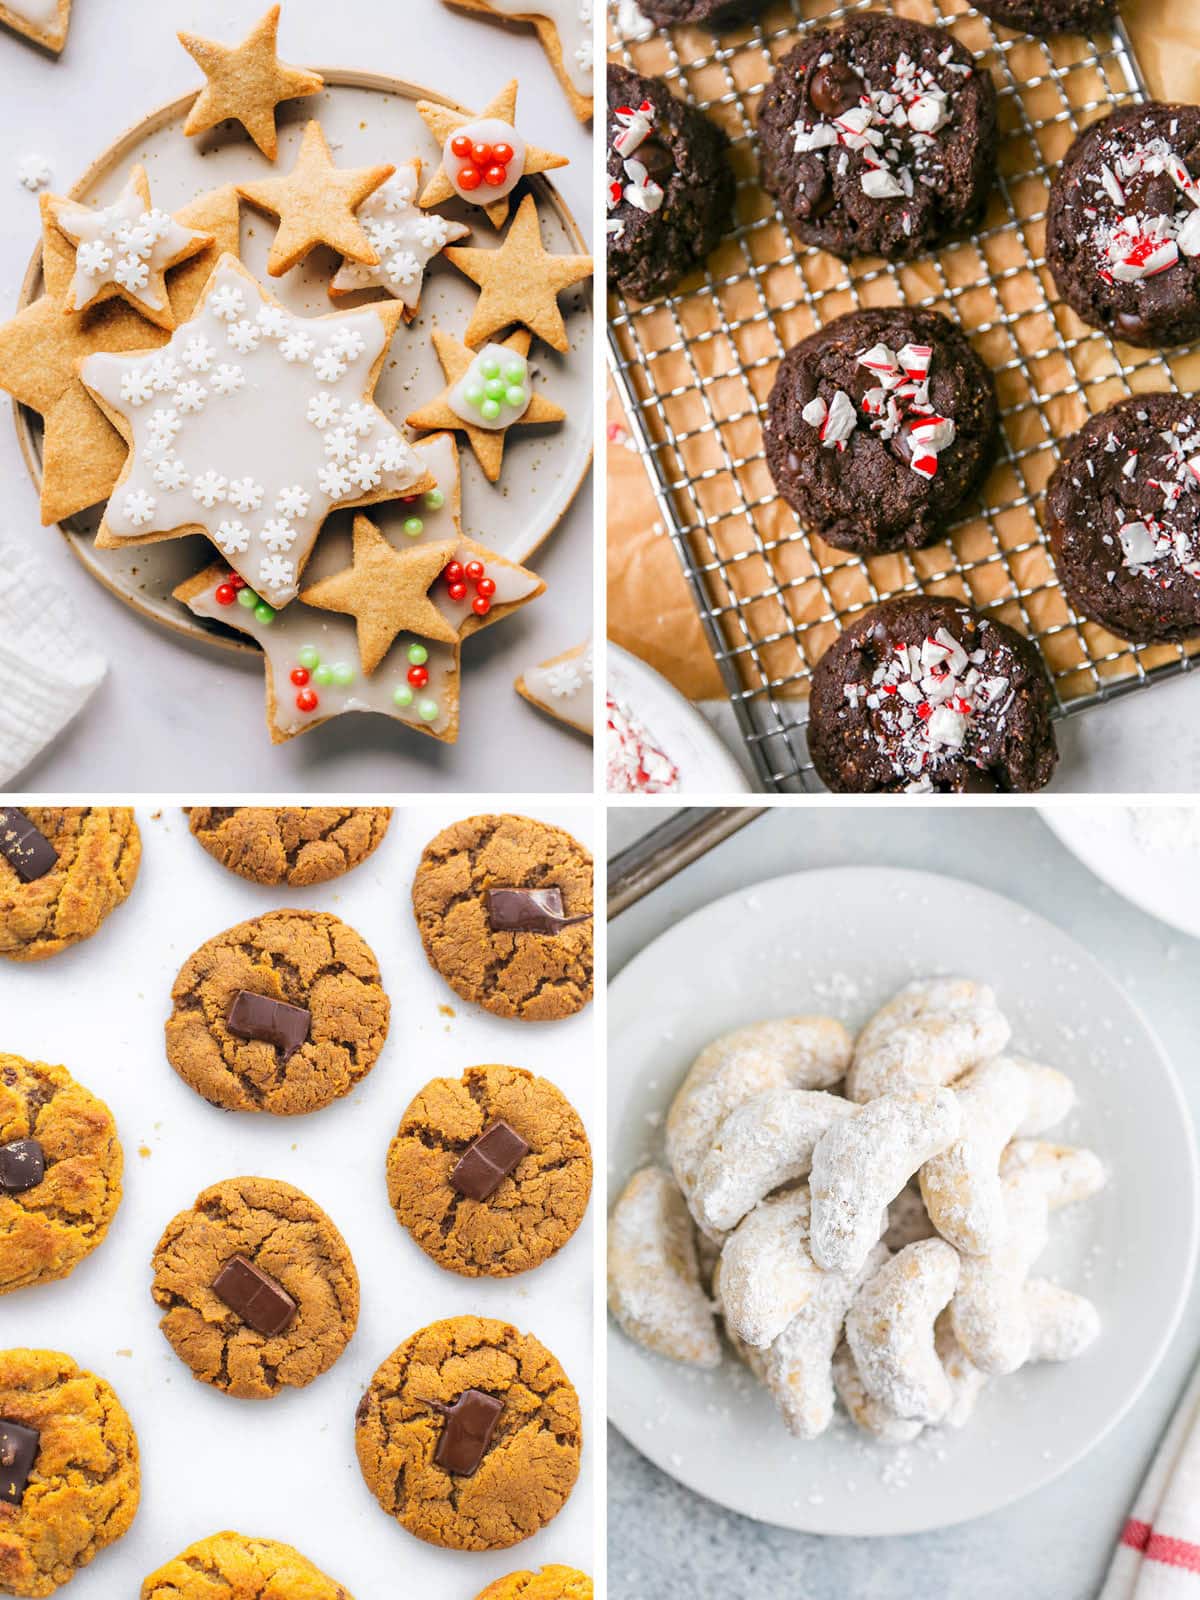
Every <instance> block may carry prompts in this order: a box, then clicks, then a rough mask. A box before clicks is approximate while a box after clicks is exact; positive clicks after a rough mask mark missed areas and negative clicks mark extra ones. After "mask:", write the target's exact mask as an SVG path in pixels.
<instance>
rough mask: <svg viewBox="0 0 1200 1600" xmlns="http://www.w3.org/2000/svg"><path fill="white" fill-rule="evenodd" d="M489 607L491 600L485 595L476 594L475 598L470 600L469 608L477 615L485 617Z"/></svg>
mask: <svg viewBox="0 0 1200 1600" xmlns="http://www.w3.org/2000/svg"><path fill="white" fill-rule="evenodd" d="M491 609H492V602H491V601H490V600H489V599H488V598H487V596H486V595H482V594H481V595H477V596H476V597H475V599H474V600H472V601H471V610H472V611H473V612H474V613H475V615H476V616H477V617H486V616H487V614H488V612H489V611H490V610H491Z"/></svg>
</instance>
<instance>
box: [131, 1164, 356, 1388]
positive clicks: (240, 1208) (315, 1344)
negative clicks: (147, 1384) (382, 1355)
mask: <svg viewBox="0 0 1200 1600" xmlns="http://www.w3.org/2000/svg"><path fill="white" fill-rule="evenodd" d="M152 1265H153V1267H154V1286H153V1291H152V1292H153V1294H154V1298H155V1300H156V1301H157V1303H158V1304H159V1305H160V1306H161V1307H162V1308H163V1311H164V1313H165V1315H164V1316H163V1319H162V1321H161V1322H160V1323H159V1327H160V1328H161V1329H162V1331H163V1333H164V1334H165V1335H166V1337H167V1341H168V1343H169V1344H170V1345H171V1347H172V1349H173V1350H174V1351H175V1354H176V1355H177V1356H178V1357H179V1358H180V1360H181V1361H184V1362H186V1363H187V1365H188V1366H189V1367H190V1368H191V1369H192V1373H193V1376H195V1377H197V1378H199V1379H200V1381H201V1382H202V1383H211V1384H212V1386H213V1387H214V1388H215V1389H221V1390H223V1391H224V1392H225V1393H226V1394H232V1395H237V1396H238V1397H239V1398H242V1399H254V1400H259V1399H266V1398H267V1397H269V1396H270V1395H273V1394H278V1393H279V1390H280V1389H281V1388H283V1387H285V1386H291V1387H293V1388H296V1389H302V1388H304V1386H305V1385H306V1384H309V1383H311V1382H312V1381H313V1379H314V1378H319V1377H320V1375H321V1373H323V1372H324V1371H325V1370H326V1369H327V1368H329V1367H331V1366H332V1365H333V1363H334V1362H335V1361H336V1360H337V1358H338V1357H339V1356H340V1355H341V1353H342V1351H343V1350H344V1349H345V1348H346V1346H347V1345H348V1344H349V1343H350V1340H351V1338H352V1337H353V1334H354V1329H355V1326H356V1324H357V1322H358V1273H357V1272H356V1271H355V1268H354V1262H353V1261H352V1260H351V1258H350V1252H349V1250H348V1249H347V1248H346V1243H345V1240H344V1239H343V1238H342V1236H341V1234H340V1233H339V1232H338V1231H337V1229H336V1228H335V1227H334V1225H333V1223H332V1222H331V1221H330V1220H329V1218H328V1217H327V1216H326V1215H325V1213H324V1212H323V1211H322V1210H321V1208H320V1207H319V1206H318V1205H316V1204H315V1203H314V1202H313V1201H312V1200H310V1199H309V1198H308V1196H307V1195H306V1194H302V1193H301V1192H300V1190H299V1189H293V1188H292V1186H291V1184H290V1183H281V1182H280V1181H279V1180H278V1179H274V1178H229V1179H227V1180H226V1181H225V1182H224V1183H215V1184H213V1186H212V1187H211V1188H210V1189H205V1190H204V1191H203V1193H202V1194H200V1195H198V1196H197V1197H196V1203H195V1205H194V1206H193V1207H192V1208H191V1210H190V1211H181V1212H180V1213H179V1215H178V1216H177V1217H175V1218H174V1220H173V1221H171V1222H170V1223H168V1225H167V1229H166V1232H165V1233H164V1234H163V1236H162V1238H161V1239H160V1240H159V1241H158V1245H157V1248H156V1249H155V1252H154V1260H153V1263H152Z"/></svg>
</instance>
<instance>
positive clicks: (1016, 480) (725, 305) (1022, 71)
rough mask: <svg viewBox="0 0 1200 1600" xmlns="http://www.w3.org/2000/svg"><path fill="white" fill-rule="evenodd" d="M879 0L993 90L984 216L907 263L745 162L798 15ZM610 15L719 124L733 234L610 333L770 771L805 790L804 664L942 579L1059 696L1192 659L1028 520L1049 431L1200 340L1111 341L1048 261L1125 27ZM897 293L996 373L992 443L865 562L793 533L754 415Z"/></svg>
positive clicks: (795, 34)
mask: <svg viewBox="0 0 1200 1600" xmlns="http://www.w3.org/2000/svg"><path fill="white" fill-rule="evenodd" d="M871 9H875V10H880V9H894V10H896V11H902V12H903V14H904V15H905V16H908V17H912V18H914V19H916V20H918V21H923V22H929V23H932V24H933V25H935V26H937V27H941V28H945V29H946V30H947V31H948V32H950V33H952V34H954V36H955V37H956V38H958V39H959V40H960V41H961V42H962V43H963V44H964V45H966V46H967V48H968V49H969V50H971V51H972V53H973V54H974V56H975V58H976V60H977V61H978V62H979V63H980V64H982V65H983V66H985V67H987V68H988V69H989V70H990V71H991V72H992V74H993V77H994V78H995V81H996V86H997V90H998V92H999V123H1000V147H999V160H998V171H997V181H996V184H995V186H994V189H993V192H992V196H991V199H990V201H989V205H988V210H987V213H986V215H985V217H984V220H983V222H982V224H981V228H980V231H979V232H978V233H977V234H975V235H974V236H973V237H972V238H970V239H965V240H963V241H961V242H956V243H953V244H950V245H947V246H946V247H944V248H943V249H941V250H939V251H938V252H936V254H934V255H931V256H927V257H922V258H921V259H920V260H918V261H916V262H911V263H899V264H892V263H889V262H883V261H879V260H878V259H870V260H857V261H853V262H850V263H844V262H841V261H839V260H837V259H836V258H835V257H833V256H830V255H828V254H826V253H825V252H823V251H819V250H809V249H805V248H804V247H803V246H800V245H799V244H798V243H797V241H796V240H795V239H793V237H792V235H791V233H790V232H789V230H788V228H787V226H786V225H785V223H784V222H783V220H782V218H781V217H780V215H779V213H778V211H777V210H776V207H775V204H774V201H773V200H772V199H771V197H770V196H769V195H767V194H766V193H765V191H764V190H763V189H762V188H761V186H760V185H759V183H758V177H757V163H756V157H755V133H754V128H755V120H756V109H757V104H758V101H759V99H760V98H761V95H762V93H763V91H764V89H765V88H766V86H767V83H768V82H769V80H770V77H771V74H772V71H773V69H774V64H775V62H776V61H778V59H779V58H780V57H781V56H782V55H784V54H785V53H786V52H787V51H788V50H789V49H790V48H791V47H792V45H794V44H795V43H796V42H797V40H798V39H799V38H800V37H801V36H802V34H803V32H804V29H805V27H806V26H807V25H809V24H811V23H812V22H814V21H817V20H820V21H822V22H837V21H840V20H841V19H843V18H845V17H847V16H850V15H852V14H855V13H857V12H862V11H866V10H871ZM610 13H611V22H612V28H611V31H610V38H611V41H612V42H611V44H610V52H609V53H610V56H611V58H612V59H614V60H618V61H623V62H625V63H626V64H627V65H629V66H633V67H635V68H637V70H638V71H641V72H645V73H650V74H653V75H655V76H659V77H663V78H666V79H668V80H669V81H670V82H672V84H673V86H674V88H675V91H676V92H677V93H682V94H683V95H684V97H685V98H687V99H689V100H691V101H692V102H693V103H695V104H696V105H699V106H700V107H702V108H703V109H704V110H706V111H707V112H708V113H709V115H710V116H712V117H713V118H714V120H715V121H717V122H719V123H720V124H721V125H722V126H723V127H724V128H725V130H726V131H727V132H728V134H729V135H730V138H731V140H732V141H733V148H732V160H733V164H734V167H735V170H736V172H737V176H738V208H737V219H738V226H737V228H736V230H735V232H734V233H733V234H732V235H730V236H729V237H728V238H727V239H726V240H725V241H724V242H723V243H722V244H721V246H720V247H719V248H718V249H717V250H716V251H715V252H714V254H713V255H712V257H711V258H710V259H709V261H708V263H707V265H706V268H705V270H704V271H703V273H700V274H694V275H693V276H692V277H690V278H688V279H686V280H685V282H684V284H683V285H682V286H681V288H680V289H679V290H678V291H677V292H675V293H673V294H671V295H669V296H667V297H666V298H665V299H661V300H656V301H654V302H653V303H650V304H647V305H641V304H639V303H635V302H626V301H624V300H623V299H620V298H619V297H618V298H616V299H614V301H613V303H612V306H611V308H610V320H609V349H610V357H611V362H612V366H613V370H614V373H615V376H616V379H617V382H618V385H619V387H620V389H621V392H622V394H623V397H624V401H625V407H626V412H627V415H628V417H629V422H630V427H631V430H632V433H633V437H634V440H635V442H636V444H637V447H638V449H639V451H640V452H641V454H642V456H643V458H644V459H645V461H646V463H647V466H648V469H649V472H650V478H651V483H652V485H653V488H654V492H655V495H656V498H657V501H658V505H659V509H660V511H661V514H662V518H663V522H664V525H665V527H666V529H667V531H668V533H669V534H670V536H671V538H672V540H673V542H674V544H675V548H676V551H677V552H678V555H679V559H680V561H681V562H682V564H683V569H684V572H685V574H686V576H687V578H688V580H689V582H690V584H691V586H692V589H693V592H694V594H695V597H696V602H697V605H698V607H699V611H700V616H701V619H702V621H703V623H704V627H705V631H706V633H707V636H708V640H709V643H710V645H711V646H712V649H713V653H714V655H715V657H716V660H717V663H718V665H719V667H720V670H721V673H722V676H723V678H724V681H725V685H726V688H727V690H728V693H729V698H730V700H731V702H732V704H733V707H734V710H735V711H736V713H737V717H738V722H739V725H740V727H741V730H742V734H743V736H744V738H745V741H746V744H747V747H748V749H749V751H750V754H751V756H752V758H753V761H754V766H755V769H756V771H757V773H758V776H759V778H760V779H761V781H762V783H763V784H764V786H765V787H767V788H768V789H774V790H778V791H781V792H787V791H802V790H807V789H816V788H819V787H820V784H819V780H818V779H817V778H816V776H815V774H814V772H813V769H812V763H811V761H810V759H809V755H808V748H807V740H806V736H805V724H806V721H807V690H808V682H809V677H810V673H811V668H812V666H813V664H814V663H815V662H816V661H817V660H818V658H819V657H820V656H821V655H822V654H823V653H824V651H825V650H826V649H827V648H828V646H829V645H830V644H831V643H832V642H833V639H834V638H835V637H836V635H837V633H838V632H839V631H840V629H841V628H842V627H843V626H844V625H845V624H846V623H848V622H849V621H850V620H851V619H852V618H853V617H855V616H856V615H858V614H859V613H860V612H861V611H863V610H864V609H865V608H867V607H869V606H871V605H874V604H876V603H877V602H878V601H879V600H881V599H886V598H888V597H890V596H892V595H897V594H904V593H914V592H917V591H921V592H924V593H927V594H949V595H954V596H957V597H960V598H963V599H966V600H969V601H970V602H971V603H972V604H973V605H974V606H976V607H977V608H978V609H979V610H981V611H984V612H985V613H988V614H989V615H992V616H996V617H1000V618H1001V619H1002V620H1004V621H1005V622H1008V623H1010V624H1012V625H1013V626H1014V627H1017V628H1019V629H1020V630H1021V631H1023V632H1024V633H1026V634H1028V635H1029V636H1030V637H1031V638H1033V639H1035V640H1036V641H1037V643H1038V645H1039V647H1040V649H1041V651H1042V654H1043V656H1044V658H1045V660H1046V664H1047V667H1048V669H1049V672H1050V676H1051V680H1052V683H1053V688H1054V697H1055V702H1056V712H1057V714H1059V715H1063V716H1066V715H1072V714H1075V713H1077V712H1080V711H1083V710H1085V709H1086V708H1088V707H1090V706H1094V705H1098V704H1101V703H1103V702H1105V701H1107V700H1111V699H1113V698H1115V697H1116V696H1117V695H1120V694H1124V693H1127V692H1129V691H1131V690H1133V689H1137V688H1145V687H1147V686H1149V685H1151V684H1153V683H1158V682H1160V681H1164V680H1166V679H1167V678H1169V677H1172V676H1175V675H1177V674H1178V673H1180V672H1182V671H1185V670H1187V669H1188V667H1189V665H1190V664H1191V656H1192V654H1194V653H1195V651H1196V650H1198V649H1200V646H1198V645H1193V646H1192V647H1190V649H1189V648H1188V647H1183V646H1175V645H1153V646H1139V645H1134V644H1129V643H1126V642H1125V641H1123V640H1120V639H1117V638H1116V637H1115V636H1114V635H1112V634H1110V633H1108V632H1107V631H1106V630H1105V629H1103V628H1101V627H1100V626H1098V625H1097V624H1095V623H1091V622H1085V621H1083V620H1082V619H1081V618H1079V617H1077V616H1076V615H1075V613H1074V612H1073V611H1072V609H1071V607H1070V606H1069V604H1068V603H1067V600H1066V597H1065V595H1064V594H1063V593H1062V590H1061V589H1060V588H1059V586H1058V580H1057V576H1056V574H1055V569H1054V564H1053V561H1052V559H1051V557H1050V552H1049V546H1048V543H1047V541H1046V540H1045V538H1044V537H1043V534H1042V529H1041V506H1042V500H1043V497H1044V492H1045V488H1046V484H1047V482H1048V480H1049V478H1050V474H1051V473H1052V472H1053V470H1054V467H1055V464H1056V463H1057V461H1058V458H1059V453H1060V452H1059V441H1060V440H1066V439H1068V438H1069V437H1070V436H1071V435H1072V434H1073V433H1074V432H1075V431H1076V430H1077V429H1078V428H1079V427H1080V426H1081V424H1082V423H1083V421H1084V420H1085V418H1086V417H1087V416H1088V415H1089V414H1090V413H1093V412H1095V411H1099V410H1103V409H1104V408H1105V407H1106V406H1108V405H1111V404H1112V403H1113V402H1114V401H1115V400H1118V399H1120V398H1122V397H1124V396H1125V395H1129V394H1133V393H1140V392H1143V391H1146V390H1150V389H1163V388H1170V387H1178V388H1180V389H1184V390H1191V389H1195V388H1197V387H1200V350H1197V349H1192V350H1178V351H1174V352H1170V353H1167V354H1160V353H1158V352H1154V351H1147V350H1137V349H1134V348H1133V347H1132V346H1129V345H1125V344H1115V343H1114V342H1113V341H1112V340H1111V339H1110V338H1109V337H1108V336H1107V335H1106V334H1103V333H1100V332H1097V331H1095V330H1093V329H1090V328H1088V327H1086V326H1085V325H1084V324H1083V323H1082V322H1080V321H1079V319H1078V318H1077V317H1076V316H1075V315H1074V313H1073V312H1071V311H1070V310H1069V309H1068V308H1067V307H1066V306H1064V305H1062V304H1061V303H1060V302H1059V301H1058V299H1057V295H1056V292H1055V288H1054V282H1053V279H1052V278H1051V276H1050V273H1049V271H1048V270H1047V268H1046V264H1045V256H1044V239H1045V215H1046V204H1047V198H1048V195H1049V187H1050V181H1051V178H1052V176H1053V173H1054V170H1055V168H1056V167H1057V165H1058V163H1059V162H1060V161H1061V159H1062V157H1063V155H1064V154H1065V152H1066V150H1067V148H1068V147H1069V145H1070V144H1071V142H1072V140H1073V139H1074V138H1075V135H1076V134H1077V133H1078V132H1079V131H1080V129H1081V128H1083V127H1085V126H1086V125H1087V124H1088V123H1089V122H1092V121H1094V120H1095V119H1096V118H1097V117H1100V116H1103V115H1105V114H1106V113H1107V112H1108V111H1110V110H1112V109H1113V108H1114V107H1116V106H1118V105H1123V104H1125V103H1127V102H1129V101H1131V100H1140V99H1145V98H1146V90H1145V85H1144V83H1143V82H1142V79H1141V76H1140V73H1139V70H1138V67H1137V62H1136V60H1135V58H1134V54H1133V51H1132V49H1131V47H1130V43H1129V39H1128V36H1127V35H1126V33H1125V31H1124V28H1123V27H1122V26H1121V25H1120V24H1118V25H1117V27H1116V28H1115V30H1114V31H1113V32H1111V33H1107V32H1102V33H1099V34H1097V35H1096V37H1095V38H1094V39H1093V40H1091V41H1085V40H1082V39H1079V38H1075V37H1070V36H1067V37H1063V38H1056V39H1044V40H1038V39H1030V38H1026V37H1024V36H1017V35H1014V34H1010V33H1008V31H1007V30H1001V29H998V28H993V27H992V25H991V24H990V23H989V22H988V20H987V18H985V17H982V16H979V15H978V14H977V13H976V12H975V11H973V10H972V9H970V8H969V7H968V6H966V5H965V4H964V3H962V0H901V3H896V0H891V3H890V4H888V5H883V4H881V0H850V3H842V4H839V3H836V0H776V3H775V4H773V5H771V6H768V7H767V8H766V9H765V10H764V12H763V13H762V15H761V17H760V18H759V20H758V22H757V23H756V24H754V25H743V26H742V27H740V28H738V29H736V30H733V31H730V32H726V33H723V34H721V35H719V36H714V35H712V34H711V33H708V32H705V31H702V30H699V29H695V28H676V29H672V30H669V31H666V32H661V33H657V32H656V33H654V34H653V35H652V37H651V38H649V39H647V40H632V39H622V37H621V35H620V31H619V24H618V21H617V16H618V7H617V5H616V4H615V3H614V0H610ZM899 303H907V304H909V305H914V306H922V307H934V308H936V309H938V310H941V311H943V312H945V313H946V314H947V315H949V316H950V317H952V318H954V319H956V320H957V321H958V322H959V323H961V325H962V326H963V328H964V329H965V331H966V332H967V333H968V334H969V335H970V337H971V339H972V342H973V343H974V345H975V347H976V349H977V350H978V351H979V353H980V355H981V356H982V357H983V359H984V361H985V362H986V363H987V364H988V365H989V366H990V367H991V369H992V372H993V374H994V376H995V380H996V387H997V393H998V395H999V399H1000V406H1001V419H1002V432H1003V444H1002V447H1001V452H1000V456H999V459H998V461H997V465H996V467H995V468H994V470H993V471H992V473H991V475H990V477H989V478H988V481H987V483H986V484H985V486H984V490H983V494H982V497H981V500H980V502H979V503H978V505H977V506H975V507H973V508H972V509H971V512H970V514H969V515H968V516H967V517H966V518H965V519H963V520H962V521H960V522H958V523H957V524H956V525H955V526H954V527H953V528H952V529H951V530H950V532H949V535H948V537H947V538H946V539H945V540H944V541H943V542H942V543H939V544H937V545H934V546H932V547H931V548H929V549H927V550H919V551H913V552H910V553H907V554H898V555H888V556H878V557H872V558H871V559H870V560H867V561H863V560H860V559H859V558H858V557H855V556H851V555H847V554H845V553H843V552H840V551H836V550H833V549H832V548H831V547H830V546H828V545H826V544H824V543H823V542H822V541H820V540H811V541H810V540H809V539H808V538H807V537H806V535H805V534H804V533H803V532H802V531H801V529H800V526H799V524H798V522H797V520H796V517H795V515H794V513H793V512H792V511H791V510H790V508H789V507H788V506H787V505H786V504H785V503H784V502H783V501H782V500H780V499H779V498H778V496H777V494H776V491H775V488H774V485H773V483H772V480H771V477H770V474H769V472H768V471H767V466H766V457H765V455H764V452H763V440H762V429H761V421H762V415H763V410H764V408H765V404H766V399H767V395H768V394H769V392H770V389H771V384H772V382H773V380H774V375H775V368H776V366H777V364H778V362H779V360H780V358H781V357H782V356H783V355H784V353H785V351H786V350H787V349H788V348H790V346H791V345H793V344H795V343H796V342H797V341H798V340H799V339H802V338H803V337H805V335H806V334H808V333H811V332H812V331H813V330H814V329H815V328H817V327H820V326H822V325H823V324H824V323H826V322H829V321H830V320H832V319H833V318H834V317H837V316H841V315H842V314H843V313H844V312H846V311H851V310H855V309H857V308H858V307H860V306H878V305H895V304H899Z"/></svg>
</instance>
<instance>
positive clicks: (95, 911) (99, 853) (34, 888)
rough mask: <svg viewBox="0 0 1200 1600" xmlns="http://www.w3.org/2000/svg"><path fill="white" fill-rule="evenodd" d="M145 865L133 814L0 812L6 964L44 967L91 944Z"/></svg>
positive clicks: (0, 943)
mask: <svg viewBox="0 0 1200 1600" xmlns="http://www.w3.org/2000/svg"><path fill="white" fill-rule="evenodd" d="M141 858H142V841H141V835H140V834H139V833H138V826H137V823H136V822H135V821H134V817H133V811H132V809H131V808H130V807H129V806H30V807H29V808H28V809H27V810H25V811H19V810H18V809H17V808H16V807H15V806H0V956H7V957H8V959H9V960H10V961H43V960H45V958H46V957H47V956H53V955H57V954H58V952H59V951H60V950H65V949H66V948H67V946H68V945H72V944H77V943H78V942H79V941H80V940H81V939H90V938H91V936H92V934H94V933H95V931H96V929H97V928H98V927H99V926H100V924H101V923H102V922H103V921H104V919H105V917H107V916H108V914H109V912H110V911H112V910H113V909H114V908H115V907H116V906H119V905H120V904H121V902H122V901H123V900H124V899H125V897H126V895H127V894H128V893H129V891H130V890H131V889H132V888H133V883H134V879H135V878H136V877H137V871H138V863H139V862H140V861H141Z"/></svg>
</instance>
